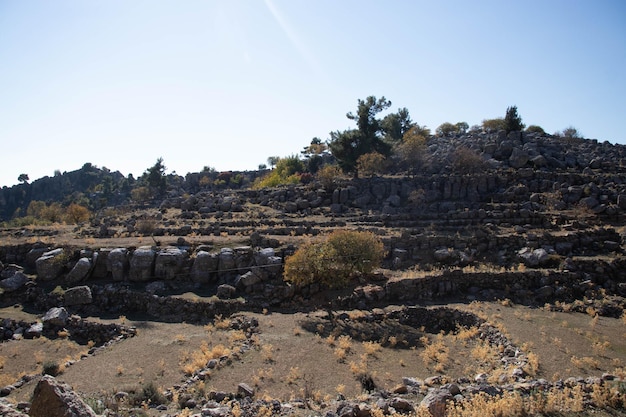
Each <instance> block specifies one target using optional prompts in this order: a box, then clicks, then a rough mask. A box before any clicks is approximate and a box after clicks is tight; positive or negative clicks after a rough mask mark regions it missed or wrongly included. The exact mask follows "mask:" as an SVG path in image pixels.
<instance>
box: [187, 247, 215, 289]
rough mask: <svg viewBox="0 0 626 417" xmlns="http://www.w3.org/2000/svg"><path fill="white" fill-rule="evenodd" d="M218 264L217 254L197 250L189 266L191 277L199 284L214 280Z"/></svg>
mask: <svg viewBox="0 0 626 417" xmlns="http://www.w3.org/2000/svg"><path fill="white" fill-rule="evenodd" d="M218 264H219V254H217V253H209V252H207V251H198V253H197V254H196V258H195V259H194V261H193V266H192V267H191V279H192V280H193V281H194V282H197V283H200V284H205V283H209V282H212V281H214V280H215V277H216V274H215V273H216V272H217V267H218Z"/></svg>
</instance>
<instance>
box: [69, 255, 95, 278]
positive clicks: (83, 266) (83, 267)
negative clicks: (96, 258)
mask: <svg viewBox="0 0 626 417" xmlns="http://www.w3.org/2000/svg"><path fill="white" fill-rule="evenodd" d="M90 270H91V261H90V260H89V259H88V258H80V259H79V260H78V262H76V265H74V268H72V270H71V271H70V272H69V274H67V277H66V278H65V281H66V282H67V283H69V284H75V283H77V282H80V281H82V280H84V279H85V278H86V277H87V275H88V274H89V271H90Z"/></svg>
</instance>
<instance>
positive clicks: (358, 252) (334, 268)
mask: <svg viewBox="0 0 626 417" xmlns="http://www.w3.org/2000/svg"><path fill="white" fill-rule="evenodd" d="M383 256H384V247H383V243H382V242H381V241H380V239H379V238H378V237H376V236H375V235H374V234H373V233H370V232H356V231H350V230H337V231H335V232H333V233H332V234H330V235H329V236H328V238H327V240H326V241H324V242H319V243H305V244H304V245H302V246H301V247H300V248H299V249H298V250H297V251H296V252H295V253H294V254H293V255H292V256H290V257H289V258H287V260H286V261H285V272H284V275H283V276H284V279H285V281H287V282H291V283H293V284H296V285H299V286H303V285H309V284H313V283H319V284H322V285H326V286H328V287H330V288H342V287H345V286H346V285H347V284H348V282H349V281H350V279H352V278H353V277H355V276H357V275H360V274H368V273H371V272H372V271H373V270H374V269H376V268H378V267H379V266H380V263H381V262H382V259H383Z"/></svg>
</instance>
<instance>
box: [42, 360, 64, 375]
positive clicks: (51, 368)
mask: <svg viewBox="0 0 626 417" xmlns="http://www.w3.org/2000/svg"><path fill="white" fill-rule="evenodd" d="M60 373H61V367H60V366H59V364H58V363H57V362H55V361H45V362H44V363H43V371H42V374H44V375H50V376H57V375H59V374H60Z"/></svg>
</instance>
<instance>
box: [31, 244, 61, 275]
mask: <svg viewBox="0 0 626 417" xmlns="http://www.w3.org/2000/svg"><path fill="white" fill-rule="evenodd" d="M66 260H67V257H66V256H65V252H64V251H63V249H62V248H58V249H54V250H51V251H48V252H44V253H43V255H41V256H40V257H39V258H38V259H37V260H36V261H35V267H36V268H37V277H38V279H40V280H42V281H51V280H53V279H56V278H58V277H59V275H61V272H63V268H64V267H65V262H66Z"/></svg>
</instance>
